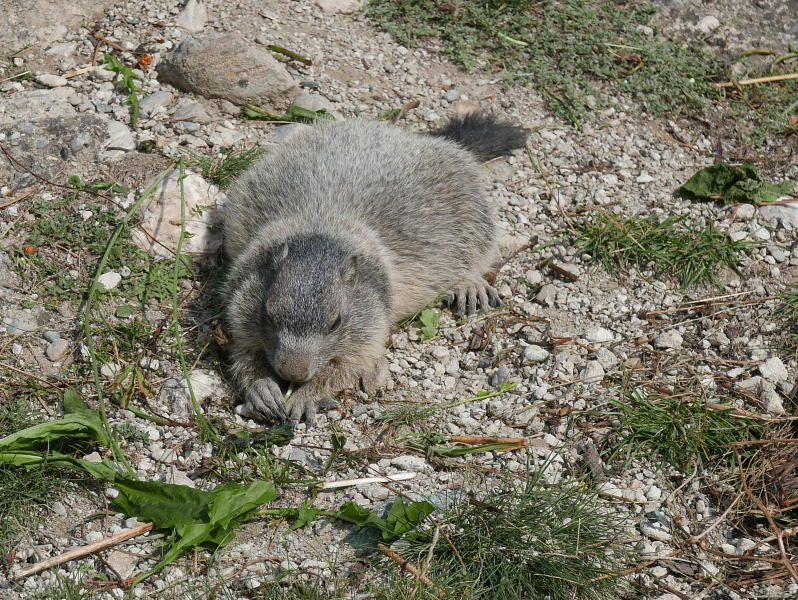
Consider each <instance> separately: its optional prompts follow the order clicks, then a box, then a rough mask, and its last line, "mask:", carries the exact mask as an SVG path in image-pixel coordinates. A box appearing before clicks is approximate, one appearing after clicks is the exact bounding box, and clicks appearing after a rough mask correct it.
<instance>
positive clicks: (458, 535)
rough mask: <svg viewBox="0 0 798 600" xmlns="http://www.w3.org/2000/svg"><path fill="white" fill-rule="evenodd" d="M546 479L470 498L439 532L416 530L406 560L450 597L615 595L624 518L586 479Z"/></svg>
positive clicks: (561, 599) (593, 598) (594, 598)
mask: <svg viewBox="0 0 798 600" xmlns="http://www.w3.org/2000/svg"><path fill="white" fill-rule="evenodd" d="M543 475H544V469H541V470H540V471H538V472H537V473H536V474H534V475H533V476H532V477H531V478H530V479H528V480H527V481H525V482H524V483H522V484H517V483H512V484H510V483H508V484H503V485H501V486H499V487H497V488H496V489H493V490H491V491H488V492H487V493H486V494H485V495H484V496H477V495H475V494H468V496H467V497H463V498H461V499H460V500H459V501H458V502H457V503H455V504H454V505H453V506H452V507H451V508H450V509H449V510H448V511H447V512H446V513H445V515H444V518H442V519H440V520H439V525H438V527H439V531H438V533H436V530H435V529H430V528H426V529H417V530H415V531H413V532H411V533H410V534H409V535H408V536H407V540H408V551H403V555H404V556H408V557H412V558H410V560H411V561H413V562H414V563H415V564H416V565H421V564H429V568H428V570H427V571H426V573H427V575H428V576H429V578H430V579H431V580H432V581H434V582H435V583H436V585H440V586H443V587H442V588H441V589H445V590H446V597H449V598H468V599H469V600H495V599H502V600H505V599H506V600H510V599H517V598H550V599H551V600H565V599H568V600H572V599H588V600H599V599H601V600H605V599H607V598H612V597H615V595H616V594H617V593H618V592H619V591H620V589H621V588H622V587H623V583H622V581H621V579H620V578H618V577H616V576H614V575H612V574H613V573H614V572H616V571H617V569H619V568H621V566H622V563H623V562H624V560H625V558H627V557H626V553H625V551H624V550H623V544H622V542H621V537H622V536H623V535H624V531H625V522H624V519H623V517H622V516H620V515H619V514H618V513H616V512H613V511H612V510H611V509H610V508H609V507H608V506H605V505H602V504H601V502H600V501H599V499H598V497H597V496H596V494H595V493H594V492H593V491H592V490H591V489H590V488H589V487H588V486H587V485H586V484H585V482H584V481H573V482H570V483H565V482H561V483H557V484H556V485H549V484H547V483H545V482H544V480H543ZM439 597H440V596H439Z"/></svg>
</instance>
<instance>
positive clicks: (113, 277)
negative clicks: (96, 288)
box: [97, 271, 122, 291]
mask: <svg viewBox="0 0 798 600" xmlns="http://www.w3.org/2000/svg"><path fill="white" fill-rule="evenodd" d="M121 281H122V276H121V275H120V274H119V273H117V272H116V271H108V272H106V273H103V274H102V275H100V276H99V277H98V278H97V283H99V284H100V286H101V287H102V289H104V290H105V291H109V290H112V289H114V288H115V287H116V286H118V285H119V283H120V282H121Z"/></svg>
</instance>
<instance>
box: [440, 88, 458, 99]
mask: <svg viewBox="0 0 798 600" xmlns="http://www.w3.org/2000/svg"><path fill="white" fill-rule="evenodd" d="M443 97H444V98H445V99H446V101H447V102H456V101H457V100H459V99H460V92H458V91H457V90H447V91H446V93H445V94H444V95H443Z"/></svg>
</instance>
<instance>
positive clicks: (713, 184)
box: [679, 163, 795, 204]
mask: <svg viewBox="0 0 798 600" xmlns="http://www.w3.org/2000/svg"><path fill="white" fill-rule="evenodd" d="M794 186H795V182H793V181H785V182H783V183H769V182H767V181H762V179H761V178H760V177H759V174H758V173H757V172H756V169H755V168H754V166H753V165H751V164H750V163H743V164H741V165H729V164H724V163H717V164H714V165H711V166H709V167H705V168H703V169H700V170H699V171H697V172H696V173H695V174H694V175H693V176H692V177H691V178H690V179H688V180H687V182H686V183H685V184H684V185H682V186H681V187H680V188H679V190H680V191H681V192H682V193H684V194H685V195H686V196H688V197H690V198H692V199H694V200H722V201H723V202H725V203H727V204H736V203H739V202H749V203H754V204H760V203H764V202H773V201H775V200H778V198H780V197H781V196H784V195H786V194H789V193H790V191H791V190H792V189H793V187H794Z"/></svg>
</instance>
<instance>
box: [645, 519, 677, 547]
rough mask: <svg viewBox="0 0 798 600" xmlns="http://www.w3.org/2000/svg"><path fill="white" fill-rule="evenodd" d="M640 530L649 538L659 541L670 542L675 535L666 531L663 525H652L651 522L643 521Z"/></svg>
mask: <svg viewBox="0 0 798 600" xmlns="http://www.w3.org/2000/svg"><path fill="white" fill-rule="evenodd" d="M640 531H641V533H642V534H643V535H644V536H646V537H647V538H650V539H652V540H657V541H659V542H669V541H671V540H672V539H673V535H672V534H671V533H669V532H668V531H666V530H665V529H664V528H662V527H661V526H658V525H652V524H651V523H645V522H644V523H641V524H640Z"/></svg>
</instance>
